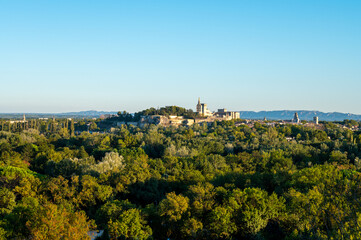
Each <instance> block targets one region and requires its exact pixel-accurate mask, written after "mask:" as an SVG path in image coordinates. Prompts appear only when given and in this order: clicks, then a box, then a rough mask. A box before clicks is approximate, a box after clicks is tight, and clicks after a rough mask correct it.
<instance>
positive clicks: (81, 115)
mask: <svg viewBox="0 0 361 240" xmlns="http://www.w3.org/2000/svg"><path fill="white" fill-rule="evenodd" d="M117 113H118V112H106V111H95V110H90V111H80V112H66V113H25V116H26V118H52V117H55V118H98V117H100V116H101V115H105V114H117ZM23 114H24V113H0V118H6V119H8V118H9V119H20V118H22V117H23Z"/></svg>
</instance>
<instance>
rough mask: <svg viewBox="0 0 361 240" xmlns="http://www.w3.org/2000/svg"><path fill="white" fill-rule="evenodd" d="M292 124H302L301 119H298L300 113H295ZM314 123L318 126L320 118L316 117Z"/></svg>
mask: <svg viewBox="0 0 361 240" xmlns="http://www.w3.org/2000/svg"><path fill="white" fill-rule="evenodd" d="M291 122H293V123H297V124H298V123H301V120H300V118H299V117H298V113H297V112H295V115H294V116H293V119H292V120H291ZM313 123H314V124H316V125H318V117H317V116H316V117H313Z"/></svg>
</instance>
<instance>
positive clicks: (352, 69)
mask: <svg viewBox="0 0 361 240" xmlns="http://www.w3.org/2000/svg"><path fill="white" fill-rule="evenodd" d="M360 12H361V3H360V1H330V0H327V1H326V0H323V1H239V0H237V1H210V0H207V1H89V0H87V1H85V0H84V1H40V0H39V1H25V0H23V1H20V0H19V1H4V0H2V1H0V31H1V33H0V35H1V36H0V56H1V57H0V83H1V94H0V112H3V113H4V112H65V111H81V110H90V109H95V110H106V111H109V110H115V111H117V110H127V111H128V112H134V111H139V110H142V109H146V108H148V107H158V106H159V107H161V106H168V105H178V106H182V107H185V108H192V109H194V107H195V104H196V102H197V99H198V97H201V99H202V101H204V102H207V103H208V106H209V108H210V109H211V110H216V109H217V108H220V107H226V108H228V109H230V110H234V111H241V110H254V111H260V110H280V109H294V110H297V109H304V110H320V111H325V112H333V111H339V112H351V113H355V114H361V109H360V107H359V106H360V104H359V103H360V100H361V95H360V94H359V89H360V87H361V81H360V80H361V79H360V76H361V68H360V62H361V45H360V42H361V14H360Z"/></svg>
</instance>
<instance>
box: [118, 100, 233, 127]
mask: <svg viewBox="0 0 361 240" xmlns="http://www.w3.org/2000/svg"><path fill="white" fill-rule="evenodd" d="M196 112H197V117H195V118H192V119H189V118H185V117H183V116H172V115H171V116H164V115H149V116H142V117H141V119H140V120H139V121H138V122H117V126H118V127H120V126H121V125H123V124H128V125H134V126H139V127H143V126H145V125H147V124H155V125H162V126H190V125H193V124H195V123H203V122H205V123H211V122H214V121H224V120H232V119H239V118H240V113H239V112H230V111H227V109H225V108H222V109H218V111H217V112H212V111H210V110H209V109H208V107H207V104H205V103H201V101H200V98H198V104H197V105H196Z"/></svg>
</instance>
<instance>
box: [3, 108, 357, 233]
mask: <svg viewBox="0 0 361 240" xmlns="http://www.w3.org/2000/svg"><path fill="white" fill-rule="evenodd" d="M175 111H178V110H177V109H175ZM121 114H122V113H120V115H121ZM124 114H126V113H124ZM184 114H191V113H190V112H189V113H187V112H185V113H184ZM252 125H253V126H248V125H246V124H241V123H240V122H235V121H223V122H213V123H212V124H210V125H207V124H201V125H198V124H195V125H193V126H190V127H182V126H181V127H172V126H171V127H162V126H155V125H149V126H146V127H143V128H138V127H134V126H126V125H124V126H123V127H121V128H118V129H116V130H115V131H113V132H111V133H110V132H107V131H105V129H101V127H99V126H101V123H100V122H99V120H96V121H84V120H78V121H69V120H67V119H58V120H47V121H40V120H29V122H28V123H26V124H24V123H16V124H14V123H13V124H10V123H9V122H8V121H0V130H1V131H0V239H88V236H87V232H88V231H90V230H97V229H102V230H105V234H103V237H102V239H108V238H110V239H361V229H360V224H361V202H360V201H361V200H360V197H361V188H360V182H361V174H360V169H361V161H360V158H361V132H358V131H351V130H350V127H351V126H353V125H359V123H358V122H354V121H345V122H343V123H331V122H324V123H322V124H321V125H319V126H317V127H314V126H313V127H312V126H309V127H307V126H304V125H291V124H280V123H275V124H273V125H270V124H267V123H259V122H254V124H252ZM89 130H90V132H89Z"/></svg>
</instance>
